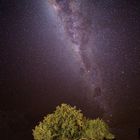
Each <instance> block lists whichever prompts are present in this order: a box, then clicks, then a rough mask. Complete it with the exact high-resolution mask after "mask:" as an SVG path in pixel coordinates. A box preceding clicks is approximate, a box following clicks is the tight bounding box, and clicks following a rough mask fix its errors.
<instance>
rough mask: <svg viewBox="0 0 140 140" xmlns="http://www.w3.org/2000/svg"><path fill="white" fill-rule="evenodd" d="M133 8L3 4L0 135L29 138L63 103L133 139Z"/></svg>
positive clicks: (96, 2)
mask: <svg viewBox="0 0 140 140" xmlns="http://www.w3.org/2000/svg"><path fill="white" fill-rule="evenodd" d="M139 4H140V2H139V1H136V0H133V1H128V0H124V1H121V0H86V1H85V0H75V1H70V0H56V1H55V0H54V1H53V2H52V1H51V0H49V1H47V0H40V1H34V0H30V1H29V0H24V1H23V0H21V1H18V0H12V1H10V0H1V1H0V93H1V94H0V123H1V127H0V131H1V130H2V132H3V133H2V134H0V135H3V136H4V137H5V139H9V136H10V137H11V138H12V139H14V140H16V139H17V140H18V139H19V138H21V137H22V138H23V139H27V140H28V139H29V140H30V139H32V136H31V133H32V132H31V129H32V128H33V127H34V125H35V124H36V123H37V122H38V121H39V120H40V119H41V118H42V117H43V116H44V115H45V114H47V113H50V112H52V111H53V110H54V109H55V106H57V105H59V104H61V103H63V102H65V103H68V104H71V105H76V106H77V107H78V108H80V109H81V110H83V113H84V114H85V115H86V116H87V117H92V118H95V117H101V118H103V119H104V120H105V121H106V122H108V123H109V125H110V126H111V129H112V131H113V132H114V134H116V136H117V138H118V139H119V140H121V139H127V140H132V139H138V128H139V127H140V120H139V118H140V94H139V93H140V88H139V85H138V84H139V82H140V56H139V54H140V53H139V52H140V16H139V12H140V6H139ZM131 114H132V115H131ZM132 116H133V117H132ZM5 122H6V123H5ZM21 122H24V125H23V124H22V123H21ZM21 125H22V127H21ZM25 130H26V132H25Z"/></svg>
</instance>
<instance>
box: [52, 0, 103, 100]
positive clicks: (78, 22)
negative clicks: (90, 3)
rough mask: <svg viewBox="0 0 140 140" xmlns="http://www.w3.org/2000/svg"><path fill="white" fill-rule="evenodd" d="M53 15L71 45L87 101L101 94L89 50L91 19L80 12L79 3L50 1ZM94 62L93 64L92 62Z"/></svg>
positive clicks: (91, 54)
mask: <svg viewBox="0 0 140 140" xmlns="http://www.w3.org/2000/svg"><path fill="white" fill-rule="evenodd" d="M50 4H51V6H52V7H53V10H54V13H55V14H56V15H57V16H58V17H59V19H60V22H61V24H62V27H63V29H64V36H66V38H67V40H69V42H70V43H71V48H72V50H73V54H74V55H75V59H76V61H77V62H78V63H77V64H78V65H79V71H80V75H81V76H82V77H83V81H85V85H86V86H87V88H88V92H89V94H88V97H87V98H88V100H89V99H90V100H92V98H93V97H95V96H99V95H100V94H101V76H100V71H99V67H98V65H97V63H96V60H94V55H93V52H92V49H91V47H90V46H91V41H90V36H91V30H92V29H91V28H92V26H91V19H90V16H88V12H87V11H86V10H82V2H81V1H72V0H50ZM93 60H94V62H93Z"/></svg>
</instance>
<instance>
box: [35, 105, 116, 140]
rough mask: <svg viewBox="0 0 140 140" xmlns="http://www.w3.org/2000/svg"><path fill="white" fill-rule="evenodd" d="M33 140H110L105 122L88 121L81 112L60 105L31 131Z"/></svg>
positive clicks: (98, 120) (74, 108)
mask: <svg viewBox="0 0 140 140" xmlns="http://www.w3.org/2000/svg"><path fill="white" fill-rule="evenodd" d="M33 136H34V139H35V140H79V139H87V140H88V139H91V140H103V139H104V138H106V139H107V140H112V139H113V138H114V136H113V135H112V134H111V133H110V132H109V128H108V126H107V124H106V123H105V122H103V121H102V120H100V119H96V120H88V119H86V118H85V117H84V116H83V114H82V113H81V110H77V109H76V107H71V106H70V105H67V104H62V105H61V106H58V107H56V110H55V111H54V113H52V114H49V115H47V116H46V117H44V120H43V121H42V122H40V123H39V125H37V126H36V127H35V129H34V130H33Z"/></svg>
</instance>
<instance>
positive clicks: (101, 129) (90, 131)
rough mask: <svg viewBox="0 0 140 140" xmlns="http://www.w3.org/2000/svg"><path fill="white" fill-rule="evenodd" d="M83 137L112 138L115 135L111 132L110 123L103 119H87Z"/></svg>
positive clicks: (110, 139)
mask: <svg viewBox="0 0 140 140" xmlns="http://www.w3.org/2000/svg"><path fill="white" fill-rule="evenodd" d="M83 137H85V138H86V139H91V140H103V139H104V138H105V139H106V140H112V139H114V135H112V134H111V133H110V132H109V127H108V125H107V124H106V123H105V122H104V121H103V120H101V119H99V118H98V119H96V120H87V122H86V125H85V127H84V130H83Z"/></svg>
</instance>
